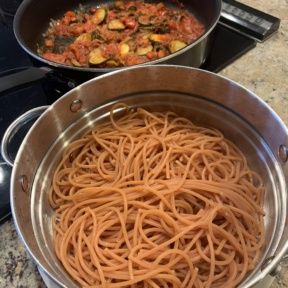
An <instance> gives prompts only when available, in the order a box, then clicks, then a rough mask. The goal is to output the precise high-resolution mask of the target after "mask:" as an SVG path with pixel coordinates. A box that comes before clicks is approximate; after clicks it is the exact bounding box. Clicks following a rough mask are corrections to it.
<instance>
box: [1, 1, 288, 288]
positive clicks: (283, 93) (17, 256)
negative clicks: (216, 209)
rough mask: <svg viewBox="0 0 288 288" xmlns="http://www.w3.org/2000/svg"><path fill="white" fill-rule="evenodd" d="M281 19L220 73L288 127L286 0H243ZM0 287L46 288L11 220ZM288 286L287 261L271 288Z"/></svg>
mask: <svg viewBox="0 0 288 288" xmlns="http://www.w3.org/2000/svg"><path fill="white" fill-rule="evenodd" d="M242 2H243V3H246V4H248V5H250V6H253V7H255V8H258V9H260V10H262V11H265V12H267V13H269V14H272V15H275V16H276V17H279V18H280V19H281V27H280V29H279V31H278V33H277V34H276V35H274V36H273V37H272V38H270V39H269V40H267V41H266V42H265V43H263V44H257V47H256V48H254V49H253V50H251V51H250V52H248V53H247V54H245V55H244V56H242V57H241V58H240V59H238V60H237V61H236V62H234V63H233V64H232V65H230V66H229V67H227V68H226V69H224V70H223V71H221V73H220V74H221V75H224V76H226V77H228V78H230V79H232V80H235V81H236V82H238V83H240V84H242V85H244V86H245V87H247V88H248V89H250V90H251V91H253V92H255V93H256V94H257V95H258V96H260V97H261V98H262V99H263V100H265V101H266V102H267V103H268V104H269V105H270V106H271V107H272V108H273V109H274V110H275V111H276V113H278V115H279V116H280V117H281V118H282V119H283V121H284V122H285V123H286V125H288V56H287V54H288V0H273V1H268V0H242ZM0 287H23V288H24V287H45V285H44V283H43V281H42V280H41V277H40V276H39V273H38V271H37V268H36V266H35V264H34V263H33V261H32V260H31V259H30V258H29V256H28V255H27V253H26V251H25V249H24V247H23V245H22V243H21V241H20V240H19V239H18V236H17V233H16V231H15V227H14V224H13V221H12V220H9V221H7V222H6V223H4V224H2V225H1V226H0ZM276 287H277V288H278V287H281V288H282V287H288V261H286V263H285V262H284V263H283V264H282V271H281V272H280V274H279V275H278V276H277V277H276V280H275V281H274V282H273V284H272V288H276Z"/></svg>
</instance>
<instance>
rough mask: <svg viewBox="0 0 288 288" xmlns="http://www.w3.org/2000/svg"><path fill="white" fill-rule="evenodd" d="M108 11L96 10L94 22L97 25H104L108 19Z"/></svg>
mask: <svg viewBox="0 0 288 288" xmlns="http://www.w3.org/2000/svg"><path fill="white" fill-rule="evenodd" d="M106 14H107V11H106V9H105V8H98V9H96V11H95V13H94V15H93V17H92V22H93V23H94V24H96V25H98V24H100V23H102V22H103V21H104V19H105V17H106Z"/></svg>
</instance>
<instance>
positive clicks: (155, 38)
mask: <svg viewBox="0 0 288 288" xmlns="http://www.w3.org/2000/svg"><path fill="white" fill-rule="evenodd" d="M149 39H150V40H151V41H152V42H158V43H163V42H166V41H167V36H166V35H165V34H151V35H150V36H149Z"/></svg>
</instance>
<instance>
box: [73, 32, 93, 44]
mask: <svg viewBox="0 0 288 288" xmlns="http://www.w3.org/2000/svg"><path fill="white" fill-rule="evenodd" d="M91 40H92V36H91V34H90V33H83V34H81V35H80V36H78V37H77V38H76V40H75V41H87V42H89V41H91Z"/></svg>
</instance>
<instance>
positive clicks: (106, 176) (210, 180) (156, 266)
mask: <svg viewBox="0 0 288 288" xmlns="http://www.w3.org/2000/svg"><path fill="white" fill-rule="evenodd" d="M125 107H126V106H125V105H124V104H117V105H116V106H114V107H113V109H112V111H111V113H110V120H111V121H109V122H105V123H102V124H99V125H97V127H95V129H93V130H92V131H90V132H88V133H87V134H85V135H84V136H83V137H82V138H81V139H78V140H76V141H74V142H72V143H71V144H70V145H69V146H68V147H67V148H66V150H65V152H64V154H63V157H62V160H61V162H60V163H59V165H58V167H57V169H56V171H55V174H54V177H53V184H52V187H51V190H50V194H49V200H50V204H51V205H52V207H53V208H54V209H55V217H54V221H53V231H54V244H55V251H56V255H57V257H58V258H59V260H60V261H61V263H62V264H63V266H64V267H65V269H66V270H67V272H68V273H69V275H70V276H71V277H72V278H73V279H74V280H75V281H76V282H77V283H78V284H79V285H81V286H82V287H92V286H93V287H99V288H100V287H107V288H108V287H109V288H116V287H117V288H118V287H132V288H136V287H147V288H148V287H153V288H156V287H161V288H162V287H163V288H168V287H183V288H184V287H191V288H192V287H196V288H201V287H235V286H237V285H238V284H239V283H240V282H241V281H242V280H243V279H244V278H245V276H246V275H247V273H248V272H249V271H251V270H252V269H253V268H254V266H255V264H256V263H257V260H258V258H259V256H260V253H261V249H262V247H263V245H264V225H263V215H264V213H263V209H262V204H263V203H262V201H263V192H264V189H263V183H262V180H261V179H260V177H259V176H258V174H256V173H255V172H253V171H252V170H250V168H249V167H248V164H247V161H246V158H245V157H244V155H243V154H242V153H241V151H240V150H239V149H238V148H237V147H236V146H235V145H234V144H232V143H231V142H230V141H228V140H227V139H225V138H224V136H223V135H222V134H221V133H220V132H219V131H217V130H215V129H208V128H204V127H199V126H196V125H194V124H193V123H192V122H190V121H189V120H188V119H185V118H182V117H179V116H178V115H176V114H174V113H172V112H167V113H160V112H157V113H156V112H153V113H151V112H148V111H146V110H144V109H142V108H138V109H129V108H127V107H126V108H125ZM119 108H125V109H124V110H125V113H123V111H122V112H121V113H122V116H120V117H119V116H118V117H116V114H115V111H116V110H117V109H119ZM121 110H123V109H121Z"/></svg>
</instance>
